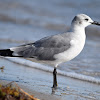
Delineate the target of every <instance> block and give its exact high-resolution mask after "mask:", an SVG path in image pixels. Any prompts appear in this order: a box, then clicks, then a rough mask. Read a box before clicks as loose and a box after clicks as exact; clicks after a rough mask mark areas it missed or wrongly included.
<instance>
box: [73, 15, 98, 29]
mask: <svg viewBox="0 0 100 100" xmlns="http://www.w3.org/2000/svg"><path fill="white" fill-rule="evenodd" d="M91 24H94V25H100V23H98V22H96V21H93V20H92V19H91V18H90V17H89V16H87V15H85V14H78V15H77V16H75V17H74V19H73V20H72V25H76V26H77V25H78V26H81V27H84V28H85V27H87V26H89V25H91Z"/></svg>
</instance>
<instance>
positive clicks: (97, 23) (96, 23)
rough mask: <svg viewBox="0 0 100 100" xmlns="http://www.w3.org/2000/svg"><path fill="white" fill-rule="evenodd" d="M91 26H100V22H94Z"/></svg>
mask: <svg viewBox="0 0 100 100" xmlns="http://www.w3.org/2000/svg"><path fill="white" fill-rule="evenodd" d="M91 24H94V25H100V23H99V22H96V21H94V22H92V23H91Z"/></svg>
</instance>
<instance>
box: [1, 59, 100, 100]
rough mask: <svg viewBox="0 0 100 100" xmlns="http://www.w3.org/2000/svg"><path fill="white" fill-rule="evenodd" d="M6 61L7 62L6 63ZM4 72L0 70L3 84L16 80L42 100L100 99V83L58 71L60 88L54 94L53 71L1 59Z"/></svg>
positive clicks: (24, 88)
mask: <svg viewBox="0 0 100 100" xmlns="http://www.w3.org/2000/svg"><path fill="white" fill-rule="evenodd" d="M4 62H5V63H4ZM0 65H4V66H5V69H4V72H0V83H2V84H3V85H4V84H6V83H9V82H11V81H15V82H16V83H17V84H18V85H19V86H20V87H21V88H22V89H23V90H25V91H26V92H28V93H30V94H33V95H34V96H35V97H37V98H39V99H40V100H99V99H100V85H98V84H94V83H90V82H85V81H81V80H77V79H73V78H69V77H64V76H61V75H59V73H58V89H57V91H56V92H55V93H54V94H52V88H51V87H52V73H49V72H45V71H40V70H38V69H34V68H30V67H28V66H23V65H19V64H15V63H13V62H10V61H8V60H5V59H0Z"/></svg>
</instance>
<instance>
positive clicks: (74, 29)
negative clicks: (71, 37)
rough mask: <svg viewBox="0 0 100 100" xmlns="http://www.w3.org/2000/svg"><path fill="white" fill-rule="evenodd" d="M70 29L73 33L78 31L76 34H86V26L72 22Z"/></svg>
mask: <svg viewBox="0 0 100 100" xmlns="http://www.w3.org/2000/svg"><path fill="white" fill-rule="evenodd" d="M70 31H71V32H73V33H76V34H85V27H83V26H79V25H75V24H72V25H71V28H70ZM80 32H81V33H80Z"/></svg>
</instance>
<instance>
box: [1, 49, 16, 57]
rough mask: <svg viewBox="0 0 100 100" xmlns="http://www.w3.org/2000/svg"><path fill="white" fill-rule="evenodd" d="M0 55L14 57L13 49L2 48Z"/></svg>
mask: <svg viewBox="0 0 100 100" xmlns="http://www.w3.org/2000/svg"><path fill="white" fill-rule="evenodd" d="M0 56H4V57H14V56H13V51H11V50H10V49H2V50H0Z"/></svg>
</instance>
